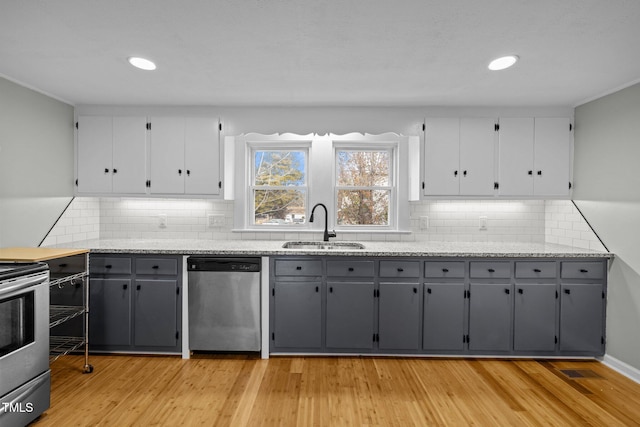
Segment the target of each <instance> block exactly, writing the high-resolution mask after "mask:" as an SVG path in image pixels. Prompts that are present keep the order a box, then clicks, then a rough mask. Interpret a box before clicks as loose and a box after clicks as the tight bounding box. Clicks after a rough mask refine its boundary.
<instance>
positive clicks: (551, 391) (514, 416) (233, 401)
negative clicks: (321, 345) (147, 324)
mask: <svg viewBox="0 0 640 427" xmlns="http://www.w3.org/2000/svg"><path fill="white" fill-rule="evenodd" d="M90 362H91V364H92V365H93V366H94V368H95V370H94V372H93V373H92V374H82V372H81V367H82V365H83V358H82V357H80V356H65V357H62V358H60V359H58V360H57V361H56V362H55V363H54V364H53V365H52V386H51V389H52V390H51V392H52V396H51V408H50V409H49V410H48V411H47V412H45V414H44V415H42V416H41V417H40V418H39V419H38V420H36V421H35V422H34V423H33V424H32V425H33V426H35V427H46V426H56V427H59V426H65V427H68V426H118V427H121V426H196V425H203V426H234V427H235V426H468V425H474V426H588V425H591V426H607V427H611V426H640V384H637V383H635V382H633V381H631V380H629V379H628V378H625V377H624V376H622V375H620V374H618V373H617V372H615V371H613V370H611V369H609V368H607V367H606V366H604V365H602V364H601V363H599V362H597V361H558V360H553V361H548V360H547V361H544V360H540V361H537V360H518V359H514V360H500V359H413V358H374V357H335V358H327V357H273V358H271V359H269V360H260V359H255V358H252V357H249V356H244V355H239V356H221V355H198V356H196V357H194V358H192V359H190V360H182V359H179V358H177V357H170V356H166V357H165V356H126V355H108V356H92V357H91V359H90Z"/></svg>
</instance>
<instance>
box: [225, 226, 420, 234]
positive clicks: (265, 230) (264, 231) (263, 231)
mask: <svg viewBox="0 0 640 427" xmlns="http://www.w3.org/2000/svg"><path fill="white" fill-rule="evenodd" d="M330 231H333V230H330ZM231 232H232V233H254V234H273V233H283V234H293V233H296V234H319V233H322V232H323V230H309V229H304V230H300V229H296V228H286V229H285V228H277V227H272V228H259V229H256V228H246V229H242V228H237V229H232V230H231ZM336 233H337V234H338V235H339V236H340V235H343V234H411V230H336Z"/></svg>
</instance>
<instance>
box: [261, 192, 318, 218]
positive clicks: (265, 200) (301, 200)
mask: <svg viewBox="0 0 640 427" xmlns="http://www.w3.org/2000/svg"><path fill="white" fill-rule="evenodd" d="M253 200H254V207H255V210H254V223H255V224H257V225H262V224H264V225H292V224H304V223H305V222H306V218H305V200H306V196H305V191H304V190H296V189H291V190H289V189H285V190H255V191H254V199H253Z"/></svg>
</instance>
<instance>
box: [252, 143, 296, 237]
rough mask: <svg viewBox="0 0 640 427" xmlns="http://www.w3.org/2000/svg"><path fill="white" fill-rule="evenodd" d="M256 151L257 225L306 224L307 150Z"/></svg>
mask: <svg viewBox="0 0 640 427" xmlns="http://www.w3.org/2000/svg"><path fill="white" fill-rule="evenodd" d="M253 154H254V155H253V186H252V192H253V212H254V215H253V218H254V224H256V225H295V224H304V223H305V222H306V217H305V214H306V205H307V151H303V150H300V151H294V150H292V151H284V150H254V152H253Z"/></svg>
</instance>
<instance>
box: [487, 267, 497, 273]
mask: <svg viewBox="0 0 640 427" xmlns="http://www.w3.org/2000/svg"><path fill="white" fill-rule="evenodd" d="M487 271H488V272H489V273H495V272H496V271H495V270H494V269H493V268H490V269H488V270H487Z"/></svg>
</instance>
